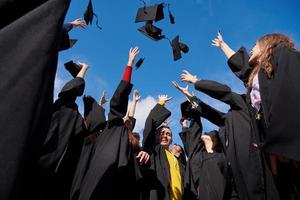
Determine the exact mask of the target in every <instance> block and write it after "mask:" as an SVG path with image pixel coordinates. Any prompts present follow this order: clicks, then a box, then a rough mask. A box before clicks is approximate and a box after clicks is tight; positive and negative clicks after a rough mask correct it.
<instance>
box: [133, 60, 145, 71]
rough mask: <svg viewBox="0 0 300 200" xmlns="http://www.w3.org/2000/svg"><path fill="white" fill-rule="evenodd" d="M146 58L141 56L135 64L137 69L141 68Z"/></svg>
mask: <svg viewBox="0 0 300 200" xmlns="http://www.w3.org/2000/svg"><path fill="white" fill-rule="evenodd" d="M144 60H145V58H140V59H139V60H138V61H137V62H136V64H135V67H136V68H135V69H138V68H140V67H141V65H142V64H143V62H144Z"/></svg>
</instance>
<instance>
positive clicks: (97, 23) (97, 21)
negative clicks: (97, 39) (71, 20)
mask: <svg viewBox="0 0 300 200" xmlns="http://www.w3.org/2000/svg"><path fill="white" fill-rule="evenodd" d="M93 15H94V16H95V17H96V26H97V27H98V28H99V29H100V30H102V28H101V26H99V20H98V16H97V15H96V14H95V13H93Z"/></svg>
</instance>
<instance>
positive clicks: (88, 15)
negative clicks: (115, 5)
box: [83, 0, 102, 29]
mask: <svg viewBox="0 0 300 200" xmlns="http://www.w3.org/2000/svg"><path fill="white" fill-rule="evenodd" d="M94 16H95V17H96V19H97V21H96V26H97V27H98V28H99V29H102V28H101V27H100V26H99V25H98V17H97V15H96V14H95V13H94V9H93V5H92V0H89V3H88V6H87V8H86V10H85V11H84V15H83V18H84V21H85V22H86V24H87V25H89V24H92V22H93V17H94Z"/></svg>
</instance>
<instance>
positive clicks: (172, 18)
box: [167, 3, 175, 24]
mask: <svg viewBox="0 0 300 200" xmlns="http://www.w3.org/2000/svg"><path fill="white" fill-rule="evenodd" d="M167 5H168V12H169V19H170V23H171V24H175V18H174V15H173V14H172V13H171V10H170V4H169V3H168V4H167Z"/></svg>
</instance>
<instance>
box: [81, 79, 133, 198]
mask: <svg viewBox="0 0 300 200" xmlns="http://www.w3.org/2000/svg"><path fill="white" fill-rule="evenodd" d="M131 89H132V84H131V83H129V82H126V81H121V82H120V84H119V86H118V88H117V89H116V91H115V93H114V95H113V97H112V99H111V101H110V112H109V115H108V122H107V125H106V127H105V128H104V130H103V132H102V133H101V136H100V137H98V138H99V142H97V143H96V146H95V152H94V155H93V157H92V160H91V162H90V166H89V168H88V170H87V172H86V175H85V177H84V179H83V182H82V184H81V188H80V194H79V199H80V200H87V199H135V198H136V196H137V195H138V194H137V192H138V190H136V188H135V186H136V185H135V183H136V179H137V178H138V172H137V171H136V169H138V166H137V165H138V163H137V161H136V159H135V152H134V151H133V149H132V146H131V144H130V143H129V138H128V129H127V128H126V126H125V125H124V123H123V119H122V118H123V117H124V116H125V115H126V112H127V106H128V95H129V94H130V91H131Z"/></svg>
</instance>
